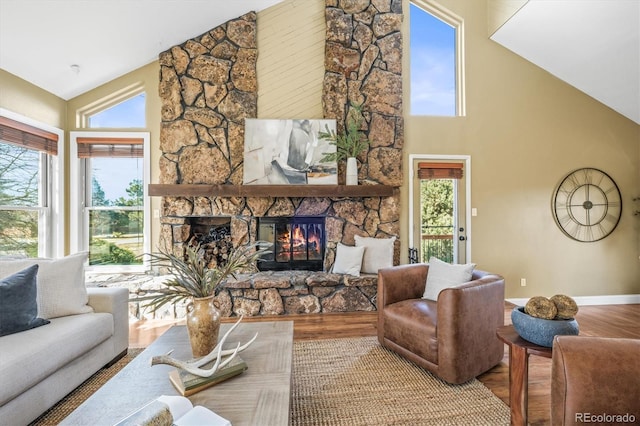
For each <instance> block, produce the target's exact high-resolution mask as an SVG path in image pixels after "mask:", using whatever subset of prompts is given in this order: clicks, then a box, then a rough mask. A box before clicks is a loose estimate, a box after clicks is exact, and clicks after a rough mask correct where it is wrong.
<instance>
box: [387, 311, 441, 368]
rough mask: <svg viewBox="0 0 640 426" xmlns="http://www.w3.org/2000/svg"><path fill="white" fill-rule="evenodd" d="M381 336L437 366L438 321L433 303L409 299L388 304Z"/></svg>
mask: <svg viewBox="0 0 640 426" xmlns="http://www.w3.org/2000/svg"><path fill="white" fill-rule="evenodd" d="M382 315H384V337H385V338H386V339H389V340H391V341H392V342H394V343H395V344H397V345H399V346H402V347H403V348H405V349H407V350H408V351H410V352H413V353H414V354H416V355H418V356H419V357H421V358H424V359H426V360H427V361H429V362H432V363H434V364H438V339H437V318H438V310H437V306H436V303H435V302H432V301H431V300H426V299H408V300H403V301H401V302H396V303H392V304H390V305H387V306H386V307H385V308H384V310H383V311H382Z"/></svg>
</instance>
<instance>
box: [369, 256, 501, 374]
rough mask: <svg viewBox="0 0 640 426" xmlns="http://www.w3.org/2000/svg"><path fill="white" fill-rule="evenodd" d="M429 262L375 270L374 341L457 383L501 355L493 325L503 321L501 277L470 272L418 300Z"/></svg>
mask: <svg viewBox="0 0 640 426" xmlns="http://www.w3.org/2000/svg"><path fill="white" fill-rule="evenodd" d="M428 271H429V266H428V265H426V264H422V263H420V264H411V265H400V266H394V267H391V268H385V269H381V270H379V271H378V302H377V305H378V341H379V342H380V344H381V345H382V346H384V347H386V348H388V349H391V350H392V351H394V352H396V353H398V354H399V355H401V356H403V357H404V358H406V359H408V360H410V361H412V362H413V363H415V364H417V365H419V366H420V367H422V368H424V369H426V370H429V371H431V372H432V373H433V374H435V375H436V376H438V377H440V378H441V379H443V380H445V381H446V382H449V383H453V384H459V383H464V382H466V381H468V380H471V379H472V378H474V377H477V376H478V375H480V374H482V373H484V372H485V371H487V370H489V369H490V368H492V367H493V366H495V365H496V364H498V363H499V362H500V360H502V357H503V355H504V345H503V343H502V342H500V340H498V338H497V336H496V328H498V327H499V326H502V325H504V278H502V277H501V276H499V275H494V274H489V273H488V272H484V271H478V270H476V271H474V272H473V277H472V281H470V282H468V283H467V284H464V285H462V286H460V287H456V288H448V289H445V290H443V291H441V292H440V294H439V296H438V301H437V302H434V301H432V300H427V299H422V295H423V293H424V289H425V285H426V282H427V274H428Z"/></svg>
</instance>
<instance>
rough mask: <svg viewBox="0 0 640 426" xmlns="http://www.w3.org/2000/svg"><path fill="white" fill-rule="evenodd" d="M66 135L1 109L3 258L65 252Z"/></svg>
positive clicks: (0, 232) (0, 233) (0, 234)
mask: <svg viewBox="0 0 640 426" xmlns="http://www.w3.org/2000/svg"><path fill="white" fill-rule="evenodd" d="M62 137H63V133H62V130H60V129H57V128H54V127H51V126H47V125H45V124H42V123H38V122H36V121H34V120H31V119H29V118H27V117H24V116H21V115H19V114H15V113H12V112H10V111H7V110H1V109H0V257H1V256H27V257H58V256H61V255H62V254H63V252H64V220H62V217H63V215H62V208H63V196H62V191H61V188H63V187H64V181H63V180H62V179H64V177H63V176H64V174H63V173H61V170H62V164H63V155H62V151H63V146H64V144H63V143H62V142H63V140H62Z"/></svg>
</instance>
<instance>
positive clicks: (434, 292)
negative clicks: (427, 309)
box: [422, 257, 476, 301]
mask: <svg viewBox="0 0 640 426" xmlns="http://www.w3.org/2000/svg"><path fill="white" fill-rule="evenodd" d="M475 267H476V264H475V263H467V264H465V265H452V264H449V263H447V262H443V261H442V260H440V259H438V258H435V257H432V258H431V259H429V272H428V273H427V285H426V287H425V289H424V295H423V296H422V298H423V299H429V300H433V301H438V295H439V294H440V292H441V291H442V290H444V289H445V288H452V287H458V286H460V285H461V284H464V283H467V282H469V281H471V275H472V274H473V269H474V268H475Z"/></svg>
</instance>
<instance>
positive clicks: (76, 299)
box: [0, 252, 92, 319]
mask: <svg viewBox="0 0 640 426" xmlns="http://www.w3.org/2000/svg"><path fill="white" fill-rule="evenodd" d="M87 255H88V254H87V253H86V252H83V253H77V254H73V255H70V256H66V257H63V258H61V259H19V260H1V261H0V278H3V277H6V276H8V275H11V274H13V273H15V272H18V271H20V270H22V269H24V268H26V267H28V266H31V265H39V269H38V281H37V283H38V284H37V285H38V298H37V300H38V316H40V317H42V318H49V319H50V318H57V317H60V316H65V315H74V314H85V313H88V312H92V309H91V307H90V306H89V305H88V304H87V303H88V301H89V296H88V295H87V288H86V287H85V283H84V264H85V263H86V261H87Z"/></svg>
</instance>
